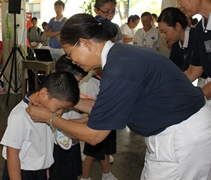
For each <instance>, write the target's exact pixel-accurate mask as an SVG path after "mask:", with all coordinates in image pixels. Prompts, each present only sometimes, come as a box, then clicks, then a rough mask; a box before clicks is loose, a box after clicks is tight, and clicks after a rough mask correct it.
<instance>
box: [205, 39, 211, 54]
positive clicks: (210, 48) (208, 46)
mask: <svg viewBox="0 0 211 180" xmlns="http://www.w3.org/2000/svg"><path fill="white" fill-rule="evenodd" d="M204 45H205V48H206V51H207V52H211V40H208V41H204Z"/></svg>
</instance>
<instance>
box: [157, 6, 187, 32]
mask: <svg viewBox="0 0 211 180" xmlns="http://www.w3.org/2000/svg"><path fill="white" fill-rule="evenodd" d="M157 22H158V23H159V22H164V23H166V24H167V25H168V26H169V27H174V28H175V27H176V23H180V24H181V26H182V28H183V29H185V28H186V27H187V26H188V20H187V17H186V16H185V14H184V13H182V12H181V11H180V10H179V9H178V8H175V7H168V8H165V9H163V10H162V12H161V14H160V16H159V17H158V20H157Z"/></svg>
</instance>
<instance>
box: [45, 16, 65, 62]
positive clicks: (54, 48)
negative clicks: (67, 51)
mask: <svg viewBox="0 0 211 180" xmlns="http://www.w3.org/2000/svg"><path fill="white" fill-rule="evenodd" d="M66 20H67V18H66V17H64V16H62V17H61V18H60V19H58V20H57V19H56V17H54V18H51V20H50V21H49V23H48V26H47V31H49V30H50V29H51V30H52V31H53V32H56V31H60V30H61V29H62V26H63V25H64V23H65V22H66ZM49 50H50V52H51V55H52V57H53V59H54V60H58V59H59V58H60V57H61V56H62V55H63V54H64V50H63V49H62V46H61V44H60V43H59V39H58V37H56V36H52V37H50V43H49Z"/></svg>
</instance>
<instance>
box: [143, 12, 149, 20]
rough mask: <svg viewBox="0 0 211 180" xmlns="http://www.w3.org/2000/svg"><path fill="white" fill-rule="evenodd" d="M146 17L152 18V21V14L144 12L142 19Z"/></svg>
mask: <svg viewBox="0 0 211 180" xmlns="http://www.w3.org/2000/svg"><path fill="white" fill-rule="evenodd" d="M144 16H150V17H151V19H152V14H151V13H150V12H144V13H142V14H141V18H142V17H144Z"/></svg>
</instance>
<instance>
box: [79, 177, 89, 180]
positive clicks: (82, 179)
mask: <svg viewBox="0 0 211 180" xmlns="http://www.w3.org/2000/svg"><path fill="white" fill-rule="evenodd" d="M80 180H91V178H90V177H89V178H88V179H84V178H82V177H81V179H80Z"/></svg>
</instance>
